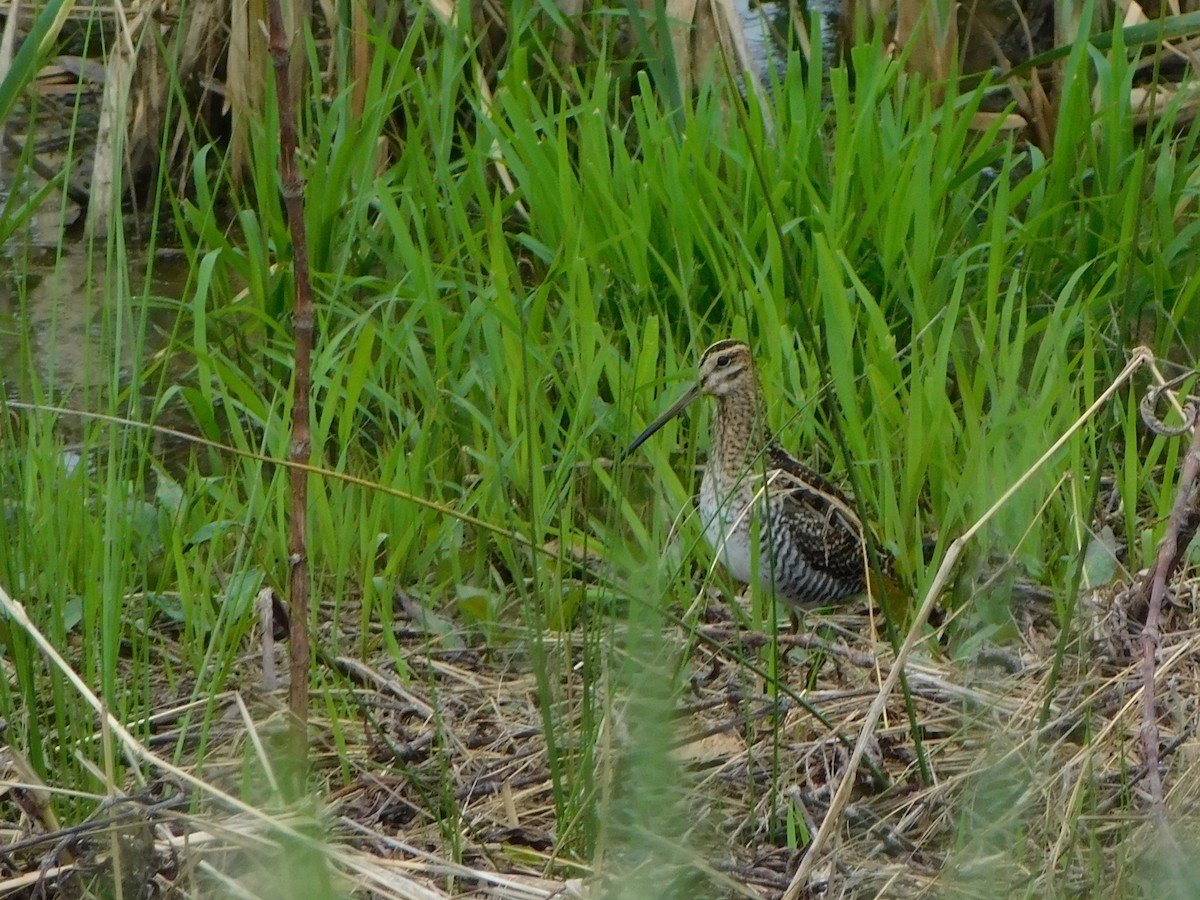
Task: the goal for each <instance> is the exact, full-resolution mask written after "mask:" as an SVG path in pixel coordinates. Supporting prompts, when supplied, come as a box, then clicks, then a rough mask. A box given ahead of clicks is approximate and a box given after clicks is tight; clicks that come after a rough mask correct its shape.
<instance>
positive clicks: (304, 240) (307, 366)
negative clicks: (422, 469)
mask: <svg viewBox="0 0 1200 900" xmlns="http://www.w3.org/2000/svg"><path fill="white" fill-rule="evenodd" d="M280 2H281V0H268V3H267V6H268V11H269V17H270V24H269V28H268V31H269V35H270V38H269V52H270V56H271V65H272V66H273V67H274V69H275V94H276V96H277V97H278V100H279V104H278V105H279V132H280V134H279V179H280V190H281V192H282V194H283V202H284V205H285V206H286V207H287V218H288V231H289V233H290V235H291V239H292V277H293V284H294V289H295V292H296V293H295V306H294V309H293V312H292V330H293V332H294V334H295V341H296V350H295V357H294V361H293V366H292V377H293V379H294V382H293V386H292V390H293V395H292V439H291V442H290V445H289V448H288V456H289V458H290V459H291V460H292V462H294V463H301V464H306V463H308V462H309V460H310V459H312V455H313V448H312V431H311V429H310V427H309V421H308V417H309V405H310V404H311V403H312V349H313V332H314V330H315V324H314V320H315V316H314V313H313V301H312V283H311V280H310V276H309V271H308V233H307V231H306V230H305V226H304V182H303V180H302V178H301V176H300V170H299V169H298V168H297V166H296V142H297V136H296V103H295V102H294V99H293V93H292V87H293V86H292V77H293V74H294V73H295V71H296V69H295V67H294V66H293V65H292V62H291V43H292V42H291V39H290V37H289V36H288V34H287V32H286V31H285V30H284V17H283V10H282V8H281V6H280ZM318 455H320V448H318ZM290 475H291V483H292V497H291V500H292V503H291V515H290V519H291V522H290V525H291V534H290V537H289V539H288V563H289V566H290V569H291V571H290V579H289V580H290V593H291V597H290V601H291V611H290V616H289V621H290V626H291V627H290V633H289V642H288V651H289V653H290V654H291V666H290V682H289V684H288V709H289V710H290V711H291V714H292V754H293V764H294V765H295V766H296V767H297V771H295V772H294V773H293V775H294V777H295V779H296V780H295V783H294V784H293V788H294V789H295V791H296V794H295V795H296V796H299V794H300V793H301V792H302V791H303V785H304V781H305V777H306V775H307V771H308V686H309V680H310V669H311V665H312V663H311V653H312V651H311V646H310V643H309V635H308V623H309V602H308V600H309V589H310V585H309V571H308V479H309V475H308V473H307V472H305V471H304V470H302V469H299V468H292V469H291V470H290Z"/></svg>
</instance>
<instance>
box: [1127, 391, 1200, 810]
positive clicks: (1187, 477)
mask: <svg viewBox="0 0 1200 900" xmlns="http://www.w3.org/2000/svg"><path fill="white" fill-rule="evenodd" d="M1191 413H1192V415H1191V420H1192V421H1191V426H1192V442H1191V446H1190V447H1189V448H1188V450H1187V453H1186V454H1185V455H1184V458H1183V464H1182V466H1181V468H1180V475H1179V485H1178V487H1177V489H1176V493H1175V502H1174V504H1173V506H1172V508H1171V516H1170V519H1169V520H1168V522H1167V529H1166V531H1165V532H1164V534H1163V537H1162V540H1161V541H1160V542H1159V545H1158V553H1157V555H1156V558H1155V563H1154V567H1153V569H1152V571H1151V573H1150V575H1149V577H1148V578H1147V579H1146V581H1145V585H1146V586H1147V587H1148V592H1149V602H1148V607H1147V611H1146V622H1145V625H1144V626H1143V628H1142V635H1141V645H1142V680H1143V687H1142V728H1141V735H1142V757H1143V761H1144V765H1145V768H1146V780H1147V784H1148V785H1149V792H1150V809H1151V815H1152V816H1153V818H1154V820H1155V822H1156V823H1157V824H1158V826H1159V827H1160V829H1161V828H1164V827H1165V826H1166V806H1165V805H1164V802H1163V789H1162V777H1161V774H1160V772H1159V763H1158V742H1159V730H1158V707H1157V702H1156V698H1157V694H1156V690H1155V670H1156V668H1157V656H1158V649H1159V641H1160V638H1161V634H1160V630H1159V617H1160V615H1161V612H1162V603H1163V597H1164V596H1165V594H1166V591H1167V581H1168V580H1169V579H1170V578H1171V576H1172V575H1173V574H1174V572H1175V570H1176V569H1177V568H1178V566H1179V562H1180V558H1181V556H1182V555H1183V553H1184V552H1186V550H1187V548H1188V545H1189V544H1190V543H1191V540H1192V538H1193V537H1194V536H1195V534H1196V526H1197V521H1198V517H1200V495H1198V494H1197V492H1196V488H1195V485H1196V478H1197V476H1198V475H1200V417H1198V416H1197V415H1196V411H1195V408H1194V407H1193V408H1192V410H1191Z"/></svg>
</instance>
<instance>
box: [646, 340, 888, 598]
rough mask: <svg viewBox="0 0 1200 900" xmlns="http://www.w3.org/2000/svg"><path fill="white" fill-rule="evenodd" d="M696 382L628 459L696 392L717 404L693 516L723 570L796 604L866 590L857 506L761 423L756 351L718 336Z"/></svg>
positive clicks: (763, 409) (649, 429)
mask: <svg viewBox="0 0 1200 900" xmlns="http://www.w3.org/2000/svg"><path fill="white" fill-rule="evenodd" d="M699 368H700V377H699V379H698V380H697V382H696V384H695V385H694V386H693V387H692V388H691V389H690V390H689V391H688V392H687V393H686V394H684V395H683V396H682V397H680V398H679V400H677V401H676V402H675V403H674V404H672V405H671V407H670V408H669V409H668V410H667V411H666V412H664V413H663V414H662V415H661V416H659V417H658V418H657V419H655V420H654V421H653V422H651V423H650V425H649V427H647V428H646V430H645V431H643V432H642V433H641V434H639V435H638V436H637V437H636V438H635V439H634V441H633V443H632V444H630V445H629V448H628V449H627V450H626V451H625V454H623V455H628V454H629V453H632V452H633V451H634V450H636V449H637V448H638V447H640V446H641V445H642V443H643V442H645V440H646V439H647V438H649V437H650V436H651V435H652V434H654V433H655V432H656V431H658V429H660V428H661V427H662V426H663V425H665V424H666V423H667V422H668V421H670V420H671V419H672V418H674V417H675V416H677V415H678V414H679V413H680V412H682V411H683V410H684V408H686V407H687V406H688V404H690V403H691V402H692V401H693V400H695V399H696V398H697V397H699V396H700V395H701V394H708V395H710V396H712V397H714V398H716V401H717V408H716V413H715V415H714V417H713V424H712V448H711V449H710V450H709V456H708V465H707V466H706V467H705V469H704V478H703V480H702V481H701V483H700V518H701V521H702V522H703V524H704V533H705V535H706V537H707V538H708V542H709V543H710V544H712V546H713V549H714V550H716V552H717V556H718V557H719V558H720V560H721V562H722V563H724V565H725V568H726V569H727V570H728V571H729V574H730V575H732V576H733V577H734V578H736V579H737V580H738V581H741V582H745V583H749V582H750V581H751V580H752V579H753V577H754V571H753V569H754V563H753V559H754V556H755V554H754V553H753V552H752V549H751V539H752V535H754V534H755V533H757V535H758V540H759V552H758V554H757V556H758V559H757V565H758V580H759V583H760V584H761V585H762V586H763V587H764V588H766V589H767V590H770V591H773V592H774V594H775V596H776V597H777V598H778V599H780V600H782V601H784V602H785V603H787V604H788V605H789V606H791V607H792V608H793V609H802V608H804V607H809V606H821V605H825V604H829V603H833V602H836V601H838V600H841V599H843V598H846V597H849V596H851V595H853V594H858V593H861V592H862V591H863V590H864V589H865V588H866V568H865V566H864V559H865V557H864V552H863V530H862V523H861V522H860V521H859V518H858V515H857V514H856V513H855V510H854V504H853V503H852V502H851V500H850V499H849V498H848V497H847V496H846V495H845V494H844V493H842V492H841V491H840V490H838V488H837V487H835V486H834V485H833V484H832V483H830V482H829V481H828V480H827V479H825V478H824V477H822V476H821V475H819V474H817V473H816V472H814V471H813V470H812V469H810V468H809V467H808V466H805V465H803V464H802V463H800V462H798V461H797V460H796V459H795V458H794V457H792V456H791V455H790V454H789V453H788V452H787V451H786V450H784V449H783V448H782V447H780V446H779V444H778V443H777V442H776V441H775V437H774V435H772V434H771V430H770V426H769V425H768V424H767V415H766V403H765V401H764V399H763V392H762V386H761V384H760V382H759V379H758V371H757V370H756V369H755V366H754V357H753V356H752V354H751V352H750V348H749V347H748V346H746V345H745V344H743V343H741V342H739V341H718V342H717V343H715V344H713V345H712V346H711V347H709V348H708V349H707V350H705V351H704V355H703V356H701V357H700V367H699Z"/></svg>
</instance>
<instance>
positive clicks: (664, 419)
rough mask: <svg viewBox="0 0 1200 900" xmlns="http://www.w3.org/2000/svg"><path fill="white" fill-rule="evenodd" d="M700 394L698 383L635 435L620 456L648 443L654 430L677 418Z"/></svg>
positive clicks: (624, 455) (622, 457)
mask: <svg viewBox="0 0 1200 900" xmlns="http://www.w3.org/2000/svg"><path fill="white" fill-rule="evenodd" d="M699 396H700V385H698V384H696V385H693V386H692V387H691V388H689V389H688V392H687V393H686V394H684V395H683V396H682V397H680V398H679V399H678V400H676V401H675V402H674V403H672V404H671V405H670V407H669V408H668V409H667V411H666V412H664V413H663V414H662V415H661V416H659V417H658V418H657V419H655V420H654V421H653V422H651V423H650V424H649V425H647V426H646V430H645V431H643V432H642V433H641V434H639V435H638V436H637V437H635V438H634V439H633V443H632V444H630V445H629V446H628V447H626V448H625V452H623V453H622V454H621V457H620V458H621V459H624V458H625V457H627V456H628V455H629V454H630V453H632V452H633V451H634V450H636V449H637V448H638V447H640V446H642V444H644V443H646V440H647V439H648V438H649V437H650V435H652V434H654V432H656V431H658V429H660V428H662V427H663V426H664V425H666V424H667V423H668V422H670V421H671V420H672V419H673V418H675V417H676V416H677V415H679V414H680V413H681V412H683V411H684V410H685V409H686V408H687V406H688V404H689V403H691V402H692V401H693V400H695V399H696V398H697V397H699Z"/></svg>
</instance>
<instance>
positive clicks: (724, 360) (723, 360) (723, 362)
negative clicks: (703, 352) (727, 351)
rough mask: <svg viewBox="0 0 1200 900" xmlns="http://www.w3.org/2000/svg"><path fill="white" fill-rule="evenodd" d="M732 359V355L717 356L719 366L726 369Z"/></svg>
mask: <svg viewBox="0 0 1200 900" xmlns="http://www.w3.org/2000/svg"><path fill="white" fill-rule="evenodd" d="M731 360H732V357H730V356H718V357H717V368H718V369H724V368H725V367H726V366H728V365H729V363H730V362H731Z"/></svg>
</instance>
